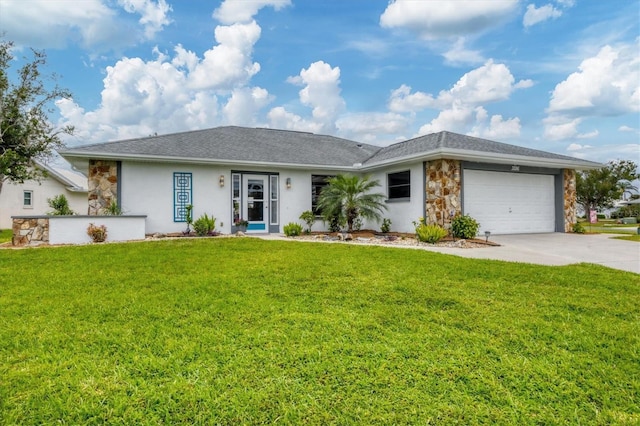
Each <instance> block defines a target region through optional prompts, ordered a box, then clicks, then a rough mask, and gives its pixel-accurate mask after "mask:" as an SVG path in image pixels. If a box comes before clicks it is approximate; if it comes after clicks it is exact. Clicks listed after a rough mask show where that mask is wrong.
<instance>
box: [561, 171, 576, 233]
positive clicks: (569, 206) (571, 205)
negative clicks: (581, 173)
mask: <svg viewBox="0 0 640 426" xmlns="http://www.w3.org/2000/svg"><path fill="white" fill-rule="evenodd" d="M562 185H563V193H564V194H563V198H564V232H572V231H573V224H574V223H576V220H577V214H576V207H577V204H578V203H577V196H576V171H575V170H572V169H564V170H563V171H562Z"/></svg>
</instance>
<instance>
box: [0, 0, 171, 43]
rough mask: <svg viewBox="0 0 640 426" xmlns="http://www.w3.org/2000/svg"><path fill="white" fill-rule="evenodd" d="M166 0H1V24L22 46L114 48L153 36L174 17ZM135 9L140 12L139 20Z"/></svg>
mask: <svg viewBox="0 0 640 426" xmlns="http://www.w3.org/2000/svg"><path fill="white" fill-rule="evenodd" d="M170 12H171V6H169V5H168V4H167V3H166V1H165V0H158V1H153V0H118V2H113V1H107V0H83V1H76V2H69V1H66V0H29V1H28V6H25V2H24V1H23V0H2V7H1V11H0V13H1V14H2V30H3V31H4V32H6V36H7V38H9V39H11V40H13V41H14V42H15V43H16V44H17V45H18V46H30V47H34V48H51V47H53V48H62V47H64V46H66V45H68V44H70V43H78V44H79V45H81V46H82V47H84V48H86V49H89V48H91V49H93V50H96V49H97V50H110V49H118V48H122V47H125V46H131V45H134V44H136V43H138V42H139V41H141V40H150V39H152V38H153V37H154V36H155V34H156V33H157V32H158V31H160V30H162V29H163V28H164V27H165V26H166V25H168V24H169V23H170V22H171V18H170V17H169V13H170ZM130 15H135V16H136V17H138V20H137V22H136V21H134V20H133V19H130V18H129V16H130Z"/></svg>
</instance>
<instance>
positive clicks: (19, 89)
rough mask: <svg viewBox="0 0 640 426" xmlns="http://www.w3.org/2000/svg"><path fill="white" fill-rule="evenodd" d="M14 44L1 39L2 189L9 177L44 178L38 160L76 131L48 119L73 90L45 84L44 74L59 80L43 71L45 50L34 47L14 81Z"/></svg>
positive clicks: (46, 155) (0, 159)
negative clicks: (11, 67)
mask: <svg viewBox="0 0 640 426" xmlns="http://www.w3.org/2000/svg"><path fill="white" fill-rule="evenodd" d="M12 48H13V43H12V42H8V41H0V190H2V183H3V182H4V181H6V180H8V181H12V182H17V183H22V182H24V181H25V180H29V179H40V178H42V177H43V176H44V173H45V172H44V171H43V170H42V169H41V168H39V167H35V163H34V162H35V160H40V161H43V160H46V159H47V158H49V157H50V156H51V155H52V153H53V151H54V150H55V149H56V148H60V147H62V146H63V144H62V141H61V139H60V135H61V134H72V133H73V127H71V126H65V127H63V128H56V127H55V126H54V125H53V124H52V123H50V122H49V120H48V114H49V113H51V112H53V107H52V103H53V102H54V101H56V100H58V99H60V98H69V97H71V94H70V93H69V92H68V91H67V90H65V89H62V88H60V87H59V86H58V85H57V84H55V83H54V86H53V88H48V87H47V85H46V84H45V78H48V79H50V80H53V81H54V82H55V80H56V76H55V75H52V76H49V77H46V76H43V75H42V74H41V69H42V67H43V66H45V64H46V55H45V53H44V52H42V51H37V50H33V49H32V50H31V53H32V58H31V60H28V62H27V63H26V64H25V65H23V66H22V67H21V68H20V69H18V70H17V72H16V75H15V78H14V79H13V80H14V81H12V79H11V78H10V75H9V67H10V65H11V63H12V62H13V60H14V56H13V54H12Z"/></svg>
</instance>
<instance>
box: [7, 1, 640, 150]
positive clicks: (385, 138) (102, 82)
mask: <svg viewBox="0 0 640 426" xmlns="http://www.w3.org/2000/svg"><path fill="white" fill-rule="evenodd" d="M0 32H4V33H5V39H6V40H12V41H14V42H15V44H16V46H17V49H16V52H15V54H16V56H17V57H18V58H21V57H22V56H23V54H25V53H27V51H26V50H25V48H27V47H33V48H37V49H45V50H46V52H47V55H48V58H49V63H48V69H47V70H48V71H49V72H55V73H57V74H59V75H60V80H59V83H60V84H61V85H62V86H63V87H66V88H69V89H70V90H71V91H72V93H73V99H64V100H60V101H58V102H57V103H56V105H55V111H54V114H52V120H54V121H57V122H58V124H60V125H62V124H73V125H74V126H75V127H76V135H75V136H73V137H71V138H69V139H67V140H66V142H67V143H68V144H69V145H81V144H86V143H95V142H104V141H109V140H117V139H123V138H130V137H137V136H146V135H150V134H153V133H158V134H162V133H171V132H177V131H183V130H191V129H201V128H209V127H216V126H221V125H230V124H233V125H241V126H251V127H272V128H280V129H291V130H301V131H310V132H314V133H323V134H332V135H336V136H340V137H345V138H348V139H353V140H357V141H361V142H366V143H371V144H375V145H388V144H390V143H393V142H396V141H400V140H405V139H408V138H412V137H416V136H419V135H422V134H427V133H432V132H437V131H440V130H449V131H453V132H458V133H463V134H469V135H474V136H479V137H484V138H488V139H492V140H496V141H501V142H506V143H512V144H515V145H521V146H527V147H531V148H536V149H543V150H547V151H552V152H556V153H561V154H567V155H572V156H576V157H579V158H584V159H589V160H594V161H602V162H605V161H609V160H613V159H618V158H620V159H631V160H634V161H636V162H639V161H640V143H639V141H640V88H639V86H640V45H639V43H640V3H639V2H638V1H635V0H629V1H626V0H616V1H613V2H606V1H595V0H542V1H535V2H531V1H517V0H490V1H481V0H469V1H467V0H450V1H435V0H434V1H430V0H424V1H419V0H406V1H402V0H398V1H391V2H389V1H387V0H322V1H318V0H255V1H254V0H225V1H204V0H189V1H186V0H182V1H177V0H174V1H171V0H77V1H73V0H0ZM20 63H21V60H20V59H18V60H17V61H16V66H17V65H19V64H20Z"/></svg>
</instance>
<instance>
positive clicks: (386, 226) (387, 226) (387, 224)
mask: <svg viewBox="0 0 640 426" xmlns="http://www.w3.org/2000/svg"><path fill="white" fill-rule="evenodd" d="M390 230H391V219H387V218H384V219H382V225H380V232H382V233H383V234H386V233H387V232H389V231H390Z"/></svg>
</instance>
